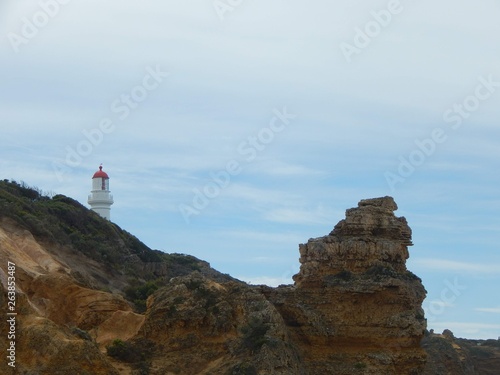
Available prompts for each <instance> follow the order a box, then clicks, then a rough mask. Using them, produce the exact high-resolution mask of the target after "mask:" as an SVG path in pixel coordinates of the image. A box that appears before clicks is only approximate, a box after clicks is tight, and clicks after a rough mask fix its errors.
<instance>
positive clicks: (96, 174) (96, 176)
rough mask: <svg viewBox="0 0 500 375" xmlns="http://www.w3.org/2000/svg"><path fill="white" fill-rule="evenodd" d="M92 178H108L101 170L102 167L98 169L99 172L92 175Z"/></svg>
mask: <svg viewBox="0 0 500 375" xmlns="http://www.w3.org/2000/svg"><path fill="white" fill-rule="evenodd" d="M92 178H109V176H108V174H107V173H106V172H104V171H103V170H102V165H101V166H100V167H99V170H98V171H97V172H96V173H94V176H93V177H92Z"/></svg>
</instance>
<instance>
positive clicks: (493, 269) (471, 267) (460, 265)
mask: <svg viewBox="0 0 500 375" xmlns="http://www.w3.org/2000/svg"><path fill="white" fill-rule="evenodd" d="M413 264H414V265H416V266H420V267H423V268H425V269H431V270H436V271H454V272H470V273H488V274H500V265H499V264H491V263H490V264H485V263H469V262H467V263H466V262H457V261H454V260H448V259H438V258H420V259H419V258H417V259H414V260H413Z"/></svg>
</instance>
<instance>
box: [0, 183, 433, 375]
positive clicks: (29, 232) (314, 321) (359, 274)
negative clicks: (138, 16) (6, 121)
mask: <svg viewBox="0 0 500 375" xmlns="http://www.w3.org/2000/svg"><path fill="white" fill-rule="evenodd" d="M6 186H7V187H6V190H2V181H0V262H1V263H0V280H1V282H2V285H3V293H0V302H1V304H2V306H5V301H6V269H5V265H6V263H7V261H8V260H9V261H11V262H15V263H16V267H17V268H16V281H17V288H18V289H17V311H18V323H19V324H18V327H17V328H18V331H17V334H18V336H17V339H16V349H17V358H16V360H17V367H16V370H15V372H14V371H12V369H11V368H10V367H8V366H7V364H6V361H2V362H0V373H2V374H4V373H5V374H11V373H12V374H14V373H26V374H28V373H30V374H31V373H33V374H35V373H36V374H55V373H59V374H76V373H78V374H93V375H100V374H103V375H104V374H106V375H108V374H132V375H136V374H151V375H156V374H158V375H159V374H162V375H163V374H189V375H193V374H206V375H208V374H212V375H219V374H220V375H237V374H259V375H264V374H269V375H271V374H273V375H280V374H282V375H294V374H297V375H298V374H300V375H302V374H304V375H306V374H308V375H320V374H321V375H324V374H358V373H359V374H384V375H385V374H398V375H399V374H421V373H422V371H423V369H424V365H425V352H424V351H423V349H421V346H420V341H421V339H422V337H423V335H424V331H425V318H424V314H423V311H422V309H421V303H422V300H423V299H424V297H425V289H424V288H423V286H422V284H421V281H420V279H419V278H418V277H416V276H415V275H413V274H412V273H411V272H409V271H407V269H406V266H405V262H406V259H407V258H408V246H410V245H411V230H410V228H409V227H408V225H407V223H406V220H405V219H404V218H398V217H396V216H395V215H394V211H395V210H396V209H397V206H396V204H395V203H394V200H393V199H392V198H390V197H384V198H377V199H368V200H362V201H361V202H360V203H359V205H358V207H357V208H352V209H349V210H347V212H346V218H345V219H344V220H341V221H340V222H339V223H338V224H337V225H336V226H335V228H334V229H333V231H332V232H331V233H330V234H329V235H327V236H325V237H321V238H316V239H310V240H309V241H308V242H307V243H306V244H302V245H300V246H299V251H300V262H301V268H300V272H299V273H298V274H297V275H295V276H294V280H295V284H294V285H288V286H281V287H278V288H270V287H266V286H250V285H247V284H245V283H242V282H240V281H238V280H235V279H232V278H231V277H229V276H225V275H222V274H220V273H218V272H217V271H215V270H213V269H211V268H210V267H209V265H208V264H207V263H206V262H202V261H199V260H197V259H196V258H193V257H189V256H183V255H179V254H177V255H176V254H164V253H161V252H158V251H153V250H151V249H148V248H147V247H146V246H145V245H144V244H142V243H141V242H140V241H138V240H137V239H135V237H133V236H130V235H129V234H127V233H126V232H124V231H122V230H121V229H120V228H118V227H117V226H115V225H114V224H112V223H109V222H107V221H105V220H102V219H101V218H99V217H97V215H95V214H93V213H90V212H89V211H88V210H86V209H85V208H83V207H81V206H80V205H79V204H77V202H75V201H73V200H71V199H69V198H66V197H62V196H56V197H54V198H53V199H50V198H46V199H45V198H43V197H40V196H39V195H37V194H35V193H33V192H31V191H29V189H28V190H27V189H25V188H21V187H19V186H12V184H11V185H9V184H7V185H6ZM96 239H98V240H96ZM148 296H149V297H148ZM146 298H147V300H146ZM7 329H8V327H7V324H6V321H5V319H4V320H2V321H1V322H0V330H1V332H7ZM0 346H1V347H7V341H6V335H4V334H1V335H0ZM431 357H432V356H431ZM432 358H439V357H437V356H434V357H432ZM430 368H435V367H432V366H430V367H429V366H427V369H430ZM436 368H438V367H436Z"/></svg>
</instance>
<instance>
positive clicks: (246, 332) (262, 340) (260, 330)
mask: <svg viewBox="0 0 500 375" xmlns="http://www.w3.org/2000/svg"><path fill="white" fill-rule="evenodd" d="M269 328H270V325H269V324H268V323H265V322H264V321H263V320H262V318H252V319H250V321H249V322H248V324H247V325H246V326H244V327H243V328H242V329H241V333H243V347H245V348H247V349H250V350H251V351H252V352H256V351H259V350H260V348H261V347H262V345H264V344H266V343H267V342H268V341H269V340H268V338H267V337H266V333H267V331H269Z"/></svg>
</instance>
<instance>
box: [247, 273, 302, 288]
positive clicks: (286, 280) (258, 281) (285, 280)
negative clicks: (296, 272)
mask: <svg viewBox="0 0 500 375" xmlns="http://www.w3.org/2000/svg"><path fill="white" fill-rule="evenodd" d="M237 279H239V280H242V281H245V282H247V283H249V284H252V285H268V286H272V287H277V286H279V285H282V284H285V285H287V284H293V280H292V278H291V275H289V276H288V275H287V277H285V276H284V277H269V276H256V277H245V276H242V277H237Z"/></svg>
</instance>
